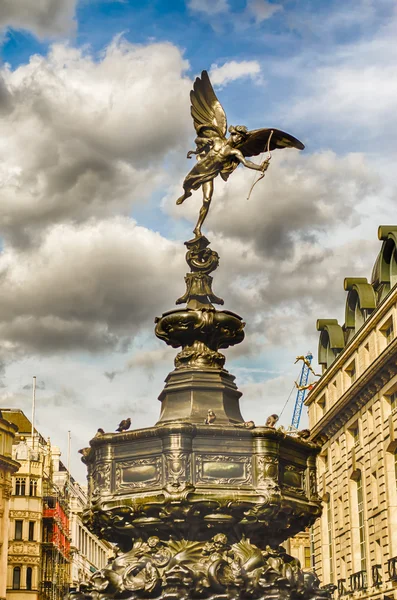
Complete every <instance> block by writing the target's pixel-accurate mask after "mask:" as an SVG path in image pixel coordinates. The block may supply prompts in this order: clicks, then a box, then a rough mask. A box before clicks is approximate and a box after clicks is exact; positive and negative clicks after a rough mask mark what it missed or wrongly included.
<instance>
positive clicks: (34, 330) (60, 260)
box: [0, 217, 184, 358]
mask: <svg viewBox="0 0 397 600" xmlns="http://www.w3.org/2000/svg"><path fill="white" fill-rule="evenodd" d="M182 260H183V252H181V251H180V249H179V246H177V245H176V244H175V243H172V242H169V241H167V240H166V239H164V238H162V237H161V236H160V235H159V234H156V233H154V232H153V231H150V230H148V229H145V228H143V227H139V226H137V225H135V223H133V222H132V221H131V220H130V219H128V218H126V217H124V218H122V217H119V218H115V219H112V220H107V221H102V222H98V221H96V222H93V223H87V224H84V225H81V226H73V225H59V226H55V227H53V228H51V230H49V231H48V232H47V234H46V235H45V236H44V238H43V241H42V244H41V245H39V246H37V247H34V248H29V249H28V250H18V249H15V248H12V247H7V248H6V249H5V251H4V252H3V253H2V254H1V255H0V280H1V294H0V339H1V340H2V342H1V348H2V350H3V356H5V355H8V356H9V357H10V358H12V357H13V356H14V357H15V356H18V355H20V354H21V353H22V354H23V353H26V352H28V353H33V354H34V353H39V354H40V353H43V354H46V353H49V352H59V351H66V352H67V351H77V350H78V351H84V350H89V351H91V352H101V351H103V350H108V351H111V350H114V349H118V350H120V349H121V350H122V349H123V348H124V349H125V348H126V347H127V346H126V344H128V343H129V341H130V340H131V338H132V337H133V336H134V335H136V334H137V332H139V331H140V330H141V329H142V328H145V327H148V326H150V327H152V323H153V319H154V316H156V314H161V312H162V311H163V310H165V309H167V308H168V307H170V306H172V305H173V303H174V301H175V299H176V296H177V295H178V292H179V290H178V281H179V279H182V276H183V272H184V268H183V266H182ZM178 275H179V277H178ZM179 287H180V288H181V289H182V288H183V286H182V281H181V282H180V286H179Z"/></svg>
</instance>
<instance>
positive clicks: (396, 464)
mask: <svg viewBox="0 0 397 600" xmlns="http://www.w3.org/2000/svg"><path fill="white" fill-rule="evenodd" d="M394 476H395V478H396V486H397V450H396V451H395V453H394Z"/></svg>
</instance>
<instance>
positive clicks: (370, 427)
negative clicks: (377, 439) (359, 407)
mask: <svg viewBox="0 0 397 600" xmlns="http://www.w3.org/2000/svg"><path fill="white" fill-rule="evenodd" d="M367 426H368V433H369V434H371V433H373V432H374V413H373V411H372V408H369V409H368V412H367Z"/></svg>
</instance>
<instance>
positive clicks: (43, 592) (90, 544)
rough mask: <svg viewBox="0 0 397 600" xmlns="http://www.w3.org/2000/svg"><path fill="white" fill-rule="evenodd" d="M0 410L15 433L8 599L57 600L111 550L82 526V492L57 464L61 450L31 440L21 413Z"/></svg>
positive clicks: (39, 438) (37, 436) (35, 437)
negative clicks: (15, 469) (77, 498)
mask: <svg viewBox="0 0 397 600" xmlns="http://www.w3.org/2000/svg"><path fill="white" fill-rule="evenodd" d="M2 412H3V416H5V418H6V419H7V420H9V421H10V422H12V423H14V429H13V431H15V430H16V428H18V429H19V431H18V434H17V435H16V437H15V440H14V441H15V443H14V446H13V449H12V456H13V458H14V461H13V463H14V464H15V465H16V468H18V467H19V470H18V471H17V472H15V474H14V476H13V478H12V495H11V499H10V513H9V543H8V557H7V561H8V569H7V577H6V578H5V581H6V598H7V600H27V599H28V598H29V600H34V599H35V598H36V599H37V600H61V599H62V598H63V596H64V594H65V593H66V592H67V591H68V590H69V589H70V588H71V587H73V581H74V580H76V579H77V577H78V576H81V575H82V574H83V579H84V578H85V579H86V580H88V578H89V574H91V573H92V572H93V571H94V570H96V569H97V568H100V567H101V566H103V565H104V564H105V563H106V562H107V557H108V555H109V548H111V546H110V545H109V544H104V543H103V542H100V541H99V540H98V539H97V538H95V536H93V535H92V534H91V533H88V531H87V530H86V528H85V527H83V525H82V524H81V512H82V509H83V505H84V504H85V497H84V493H83V490H82V489H81V492H78V490H79V488H80V486H79V485H78V484H77V483H76V482H74V480H73V478H72V477H71V476H70V475H69V473H68V472H67V470H66V469H65V467H64V465H63V464H62V463H61V461H60V451H59V449H58V448H57V447H55V446H51V443H50V442H49V440H48V441H47V440H45V439H44V438H43V437H42V436H41V435H40V434H39V433H38V432H37V430H35V431H34V435H33V437H32V425H31V421H30V420H29V419H28V418H27V417H26V415H25V414H24V413H23V412H22V411H21V410H18V409H2ZM9 426H10V427H12V426H11V425H10V424H9ZM15 426H16V427H15ZM15 461H18V463H19V465H18V463H17V462H15ZM76 497H79V500H76ZM79 524H80V527H81V530H79ZM79 531H81V532H80V534H79ZM79 535H80V537H79ZM76 565H78V566H77V567H76ZM76 573H78V575H77V574H76ZM0 589H1V588H0Z"/></svg>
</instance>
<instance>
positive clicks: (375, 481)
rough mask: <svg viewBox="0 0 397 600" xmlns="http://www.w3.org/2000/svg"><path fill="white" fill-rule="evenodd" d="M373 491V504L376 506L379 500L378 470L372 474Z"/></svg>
mask: <svg viewBox="0 0 397 600" xmlns="http://www.w3.org/2000/svg"><path fill="white" fill-rule="evenodd" d="M371 491H372V503H371V504H372V506H373V508H376V507H377V506H378V502H379V496H378V476H377V473H376V471H374V472H373V473H372V474H371Z"/></svg>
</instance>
